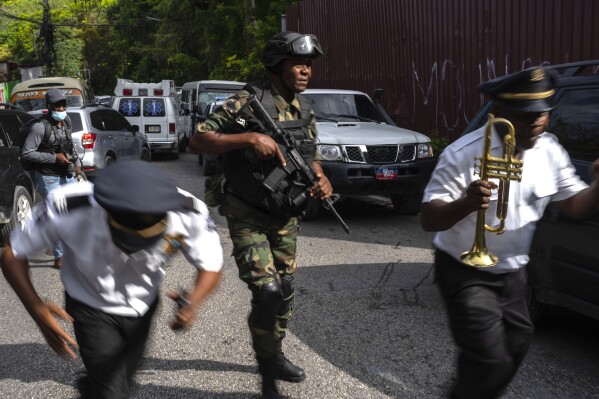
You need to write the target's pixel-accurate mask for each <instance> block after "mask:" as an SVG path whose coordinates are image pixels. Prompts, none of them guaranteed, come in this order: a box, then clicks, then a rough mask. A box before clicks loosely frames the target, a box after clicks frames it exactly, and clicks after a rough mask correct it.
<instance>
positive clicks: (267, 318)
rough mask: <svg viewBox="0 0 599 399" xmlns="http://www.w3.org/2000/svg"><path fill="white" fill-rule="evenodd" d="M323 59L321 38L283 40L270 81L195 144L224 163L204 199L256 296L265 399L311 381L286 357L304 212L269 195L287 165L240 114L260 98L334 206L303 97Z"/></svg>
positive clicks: (318, 194) (316, 190)
mask: <svg viewBox="0 0 599 399" xmlns="http://www.w3.org/2000/svg"><path fill="white" fill-rule="evenodd" d="M321 54H322V48H321V46H320V43H319V42H318V39H317V38H316V36H314V35H305V34H300V33H297V32H280V33H277V34H276V35H274V36H273V37H272V38H270V39H269V40H268V42H267V43H266V45H265V47H264V50H263V52H262V61H263V64H264V66H265V68H266V70H267V72H268V81H267V82H265V83H263V84H260V85H253V84H252V85H247V86H246V87H245V88H244V90H242V91H240V92H239V93H237V94H236V95H234V96H232V97H230V98H229V99H227V100H226V101H225V102H224V104H223V105H222V107H220V108H218V110H216V111H215V112H213V113H212V114H211V116H210V117H209V118H208V119H207V120H206V121H205V122H204V123H200V124H198V125H197V127H196V134H195V135H194V136H193V137H192V138H191V141H190V148H191V149H192V150H194V151H198V152H202V153H204V154H210V155H220V157H221V161H220V162H222V168H223V172H224V173H223V174H224V178H225V179H226V180H225V181H224V183H222V182H217V183H216V184H209V183H208V181H207V183H206V197H205V198H206V201H207V202H211V203H209V205H212V206H215V205H217V204H218V205H220V209H219V212H220V213H221V214H222V215H223V216H225V217H226V218H227V224H228V228H229V234H230V236H231V239H232V241H233V256H234V258H235V262H236V263H237V267H238V269H239V277H240V279H241V280H242V281H243V282H244V283H245V284H247V287H248V288H249V290H250V291H251V293H252V301H251V312H250V315H249V318H248V325H249V329H250V333H251V337H252V346H253V348H254V351H255V353H256V360H257V362H258V370H259V372H260V374H261V376H262V395H263V397H264V398H266V399H276V398H281V397H282V396H281V395H280V394H279V392H278V388H277V386H276V383H275V382H276V380H283V381H287V382H295V383H298V382H301V381H303V380H304V379H305V378H306V373H305V371H304V370H303V369H302V368H301V367H298V366H296V365H295V364H293V363H292V362H291V361H290V360H289V359H287V357H286V356H285V355H284V354H283V351H282V343H283V339H284V338H285V336H286V332H287V325H288V323H289V320H290V319H291V316H292V313H293V310H294V309H293V299H294V284H293V280H294V275H295V272H296V270H297V264H296V243H297V234H298V230H299V219H298V216H300V215H301V213H302V210H303V209H302V208H301V206H298V207H297V208H294V206H293V205H292V204H291V203H290V201H286V197H285V196H284V194H282V191H283V190H274V191H269V190H267V189H265V188H264V186H263V185H262V180H263V178H264V173H265V172H264V170H269V169H270V170H272V168H273V167H276V166H274V165H277V166H278V165H280V167H281V168H285V165H286V161H285V157H284V155H283V153H282V152H281V149H280V148H279V144H280V143H279V144H277V142H276V141H275V140H274V139H273V138H272V137H271V136H270V135H268V134H265V132H262V131H261V130H260V126H258V125H257V124H256V123H255V122H253V121H252V119H251V118H249V119H248V118H247V117H246V116H245V115H237V112H238V111H239V110H240V109H241V108H242V107H243V106H244V105H245V104H247V101H248V98H249V96H250V95H255V96H257V99H258V100H259V101H260V102H261V103H262V105H263V106H264V108H265V110H266V111H267V112H268V113H269V116H270V117H271V118H272V119H273V120H275V121H277V123H279V124H280V125H281V126H282V128H283V129H285V130H286V131H287V132H289V135H290V137H291V140H293V141H294V142H295V143H296V145H297V147H298V148H299V149H300V150H301V152H302V156H303V157H304V159H305V160H306V162H308V163H309V164H311V165H312V168H313V170H314V172H315V174H316V177H317V179H318V182H317V184H315V185H314V186H313V187H309V192H310V195H311V196H312V197H314V198H316V199H326V198H329V197H330V196H331V195H332V193H333V188H332V187H331V183H330V182H329V180H328V178H327V177H326V176H325V174H324V172H323V170H322V168H321V166H320V163H319V160H318V159H317V158H316V154H315V149H316V147H315V140H316V135H317V129H316V119H315V117H314V113H313V112H312V108H311V107H310V102H309V101H308V100H306V99H305V98H303V97H302V96H301V94H300V93H301V92H303V91H304V90H306V88H307V86H308V82H309V81H310V78H311V77H312V60H313V59H315V58H317V57H318V56H320V55H321ZM246 122H247V123H246ZM288 178H289V179H290V180H291V179H292V178H293V174H292V173H288ZM286 183H288V184H289V185H288V187H289V186H294V185H295V183H294V182H293V181H289V182H288V181H287V180H286ZM295 186H296V187H297V186H301V185H295ZM219 197H221V198H220V199H219ZM209 199H210V200H209ZM212 200H214V202H212Z"/></svg>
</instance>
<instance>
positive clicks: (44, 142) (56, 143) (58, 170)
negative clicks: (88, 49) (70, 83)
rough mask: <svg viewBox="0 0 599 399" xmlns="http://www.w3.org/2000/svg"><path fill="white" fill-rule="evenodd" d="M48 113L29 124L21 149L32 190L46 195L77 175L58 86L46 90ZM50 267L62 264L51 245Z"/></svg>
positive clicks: (58, 252) (59, 252) (57, 247)
mask: <svg viewBox="0 0 599 399" xmlns="http://www.w3.org/2000/svg"><path fill="white" fill-rule="evenodd" d="M45 99H46V106H47V107H48V112H47V113H46V114H44V115H42V116H41V117H40V119H39V120H38V122H37V123H34V124H32V125H31V128H30V131H29V133H28V134H27V137H26V138H25V142H24V143H23V146H22V148H21V157H22V159H24V160H26V161H29V162H31V163H33V164H34V165H35V177H34V180H35V189H36V191H37V192H38V193H39V194H40V195H41V196H42V198H44V199H45V198H46V197H47V196H48V193H49V192H50V191H52V190H53V189H55V188H57V187H59V186H61V185H64V184H69V183H75V182H76V179H77V177H78V176H79V175H81V167H80V166H79V165H78V164H77V160H78V156H77V152H76V151H75V148H74V146H73V140H72V139H71V121H70V119H69V117H68V115H67V98H66V96H65V95H64V92H63V91H62V90H59V89H50V90H48V91H47V92H46V96H45ZM52 246H53V248H52V253H53V255H54V268H56V269H60V268H61V266H62V255H63V251H62V248H61V246H60V244H59V243H54V244H52Z"/></svg>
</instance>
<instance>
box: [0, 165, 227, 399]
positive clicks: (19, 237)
mask: <svg viewBox="0 0 599 399" xmlns="http://www.w3.org/2000/svg"><path fill="white" fill-rule="evenodd" d="M57 241H60V242H62V243H63V248H64V254H65V255H64V262H63V265H62V269H61V278H62V282H63V284H64V286H65V291H66V292H65V301H66V311H65V310H63V309H61V308H60V307H58V306H56V305H54V304H51V303H44V302H43V301H42V300H41V299H40V298H39V296H38V295H37V293H36V291H35V289H34V287H33V285H32V282H31V279H30V276H29V272H28V262H27V257H28V256H30V255H32V254H34V253H35V252H37V251H39V250H41V249H43V248H46V247H47V246H48V245H50V244H51V243H53V242H57ZM177 251H181V253H182V254H183V255H184V256H185V258H186V259H187V260H188V261H189V263H191V264H192V265H193V266H194V267H195V268H196V269H197V276H196V280H195V285H194V286H193V288H192V289H190V290H189V294H187V295H185V296H181V295H179V294H177V293H171V294H170V296H171V298H173V299H174V300H176V301H177V303H178V304H179V307H178V310H177V311H176V313H175V318H174V320H173V321H172V324H171V328H172V329H173V330H179V329H183V328H186V327H188V326H189V325H190V324H191V323H192V321H193V319H194V318H195V314H196V312H197V309H198V307H199V305H200V303H201V302H202V301H203V300H204V299H205V298H206V297H207V296H208V295H209V294H210V293H211V292H212V291H213V290H214V289H215V288H216V287H217V285H218V283H219V281H220V275H221V269H222V264H223V253H222V247H221V245H220V239H219V236H218V234H217V232H216V231H215V229H214V224H213V222H212V220H211V219H210V216H209V214H208V210H207V207H206V205H205V204H204V203H202V202H201V201H199V200H198V199H197V198H195V197H194V196H192V195H191V194H189V193H187V192H184V191H182V190H179V189H178V188H177V187H176V185H175V183H174V182H173V181H172V180H171V179H170V177H168V176H167V175H166V174H165V173H164V172H163V171H161V170H160V169H158V168H156V167H154V166H152V165H150V164H149V163H147V162H143V161H119V162H116V163H115V164H114V165H112V166H109V167H108V168H106V169H105V170H104V171H103V172H102V173H100V174H99V175H98V177H97V179H96V181H95V184H94V185H92V184H91V183H81V184H73V185H67V186H63V187H61V188H58V189H56V190H54V191H52V192H51V193H50V195H49V196H48V198H47V200H46V202H45V204H41V205H40V206H38V207H36V208H35V209H34V212H33V215H32V218H31V219H30V220H28V222H27V223H26V226H25V228H24V230H22V231H21V230H18V229H17V230H15V231H14V232H13V234H12V235H11V239H10V245H6V246H5V250H4V251H3V255H2V271H3V273H4V275H5V277H6V279H7V280H8V282H9V283H10V284H11V286H12V287H13V289H14V290H15V292H16V293H17V295H18V296H19V298H20V299H21V301H22V302H23V304H24V305H25V307H26V308H27V311H28V312H29V313H30V314H31V316H32V318H33V319H34V321H35V322H36V323H37V324H38V327H39V328H40V330H41V332H42V334H43V335H44V338H45V339H46V341H47V342H48V344H49V345H50V347H51V348H52V349H53V350H54V351H55V352H56V353H57V354H59V355H60V356H62V357H64V358H69V357H71V358H75V357H76V355H75V351H74V350H73V348H79V352H80V354H81V358H82V360H83V363H84V364H85V367H86V370H87V377H86V378H85V379H84V380H83V382H82V383H80V390H81V393H82V396H83V397H84V398H103V399H117V398H128V397H129V389H130V385H131V381H132V377H133V374H134V371H135V369H136V367H137V365H138V363H139V361H140V359H141V357H142V356H143V352H144V348H145V344H146V341H147V339H148V333H149V329H150V324H151V319H152V315H153V314H154V311H155V310H156V306H157V304H158V297H159V290H160V283H161V281H162V278H163V276H164V273H165V272H164V266H165V264H166V262H167V261H168V259H169V258H170V257H171V256H173V255H174V254H175V253H176V252H177ZM56 317H60V318H63V319H66V320H70V321H72V322H73V323H74V329H75V337H76V342H75V340H73V338H71V337H70V336H69V335H68V334H67V333H66V332H65V331H64V330H63V329H62V328H61V327H60V325H59V324H58V323H57V321H56Z"/></svg>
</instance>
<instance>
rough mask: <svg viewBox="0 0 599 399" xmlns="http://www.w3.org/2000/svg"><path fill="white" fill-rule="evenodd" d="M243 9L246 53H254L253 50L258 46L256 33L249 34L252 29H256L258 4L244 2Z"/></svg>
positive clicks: (248, 1) (245, 0) (250, 1)
mask: <svg viewBox="0 0 599 399" xmlns="http://www.w3.org/2000/svg"><path fill="white" fill-rule="evenodd" d="M243 8H244V11H245V13H244V15H245V18H244V19H245V31H246V32H245V47H246V51H247V52H248V54H249V53H251V52H252V49H253V48H254V47H255V46H256V38H255V36H254V35H255V31H253V32H252V33H251V34H250V32H249V30H250V28H255V27H256V17H255V15H254V12H255V10H256V2H255V0H243Z"/></svg>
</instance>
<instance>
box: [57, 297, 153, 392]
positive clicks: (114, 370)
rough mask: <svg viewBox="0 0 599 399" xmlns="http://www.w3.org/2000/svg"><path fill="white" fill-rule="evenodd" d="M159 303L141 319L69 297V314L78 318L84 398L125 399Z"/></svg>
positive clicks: (78, 340)
mask: <svg viewBox="0 0 599 399" xmlns="http://www.w3.org/2000/svg"><path fill="white" fill-rule="evenodd" d="M157 305H158V300H156V301H155V302H154V304H152V306H150V309H149V310H148V312H147V313H146V314H145V315H143V316H142V317H124V316H114V315H109V314H106V313H104V312H102V311H100V310H97V309H94V308H90V307H89V306H87V305H84V304H83V303H81V302H79V301H76V300H74V299H73V298H71V297H70V296H69V295H68V294H66V311H67V312H68V313H69V314H70V315H71V316H72V317H73V319H75V322H74V328H75V337H76V339H77V344H78V345H79V353H80V355H81V359H82V360H83V364H84V365H85V368H86V370H87V377H86V378H84V379H83V381H81V382H80V384H79V389H80V391H81V397H82V398H85V399H126V398H128V397H129V389H130V385H131V381H132V379H133V374H134V372H135V369H136V368H137V366H138V364H139V362H140V360H141V358H142V356H143V353H144V349H145V346H146V342H147V340H148V333H149V331H150V325H151V321H152V316H153V314H154V311H155V310H156V307H157Z"/></svg>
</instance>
